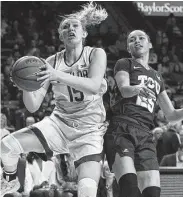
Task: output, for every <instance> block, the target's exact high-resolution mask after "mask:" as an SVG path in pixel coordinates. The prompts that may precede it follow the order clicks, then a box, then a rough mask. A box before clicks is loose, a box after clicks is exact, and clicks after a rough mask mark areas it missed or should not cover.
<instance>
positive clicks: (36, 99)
mask: <svg viewBox="0 0 183 197" xmlns="http://www.w3.org/2000/svg"><path fill="white" fill-rule="evenodd" d="M45 94H46V90H45V89H44V88H40V89H39V90H37V91H35V92H26V91H23V102H24V104H25V106H26V108H27V110H28V111H29V112H31V113H34V112H36V111H37V110H38V109H39V107H40V105H41V103H42V101H43V99H44V96H45Z"/></svg>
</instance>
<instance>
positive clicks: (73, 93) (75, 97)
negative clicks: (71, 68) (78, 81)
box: [67, 86, 84, 102]
mask: <svg viewBox="0 0 183 197" xmlns="http://www.w3.org/2000/svg"><path fill="white" fill-rule="evenodd" d="M67 88H68V92H69V96H70V102H74V101H77V102H78V101H83V100H84V94H83V92H81V91H79V90H76V89H74V88H71V87H70V86H67Z"/></svg>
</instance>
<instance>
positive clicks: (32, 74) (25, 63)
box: [11, 56, 46, 92]
mask: <svg viewBox="0 0 183 197" xmlns="http://www.w3.org/2000/svg"><path fill="white" fill-rule="evenodd" d="M44 65H45V62H44V60H43V59H40V58H38V57H35V56H24V57H22V58H20V59H18V60H17V61H16V62H15V63H14V64H13V67H12V71H11V75H12V81H13V82H14V83H15V85H16V86H17V87H18V88H20V89H22V90H25V91H28V92H32V91H36V90H38V89H39V88H41V83H42V82H43V81H37V78H38V76H37V73H38V72H40V71H41V70H43V68H44ZM45 69H46V66H45Z"/></svg>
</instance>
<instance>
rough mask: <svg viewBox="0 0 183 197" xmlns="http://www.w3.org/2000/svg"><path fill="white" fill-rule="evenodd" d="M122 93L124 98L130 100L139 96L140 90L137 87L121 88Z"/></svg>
mask: <svg viewBox="0 0 183 197" xmlns="http://www.w3.org/2000/svg"><path fill="white" fill-rule="evenodd" d="M120 92H121V95H122V97H123V98H130V97H133V96H136V95H137V94H139V88H138V86H137V85H134V86H121V87H120Z"/></svg>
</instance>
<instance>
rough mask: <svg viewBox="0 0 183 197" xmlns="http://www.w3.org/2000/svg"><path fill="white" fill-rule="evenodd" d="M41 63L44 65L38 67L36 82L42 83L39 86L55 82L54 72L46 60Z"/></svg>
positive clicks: (55, 75)
mask: <svg viewBox="0 0 183 197" xmlns="http://www.w3.org/2000/svg"><path fill="white" fill-rule="evenodd" d="M43 61H44V62H45V64H44V65H43V66H40V67H39V69H40V72H38V73H37V74H36V75H37V76H38V78H37V81H43V82H42V83H41V86H43V85H44V84H45V83H48V82H50V83H51V82H52V81H57V74H56V70H55V69H54V68H53V67H52V66H51V65H50V64H49V63H48V62H47V61H46V60H43Z"/></svg>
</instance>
